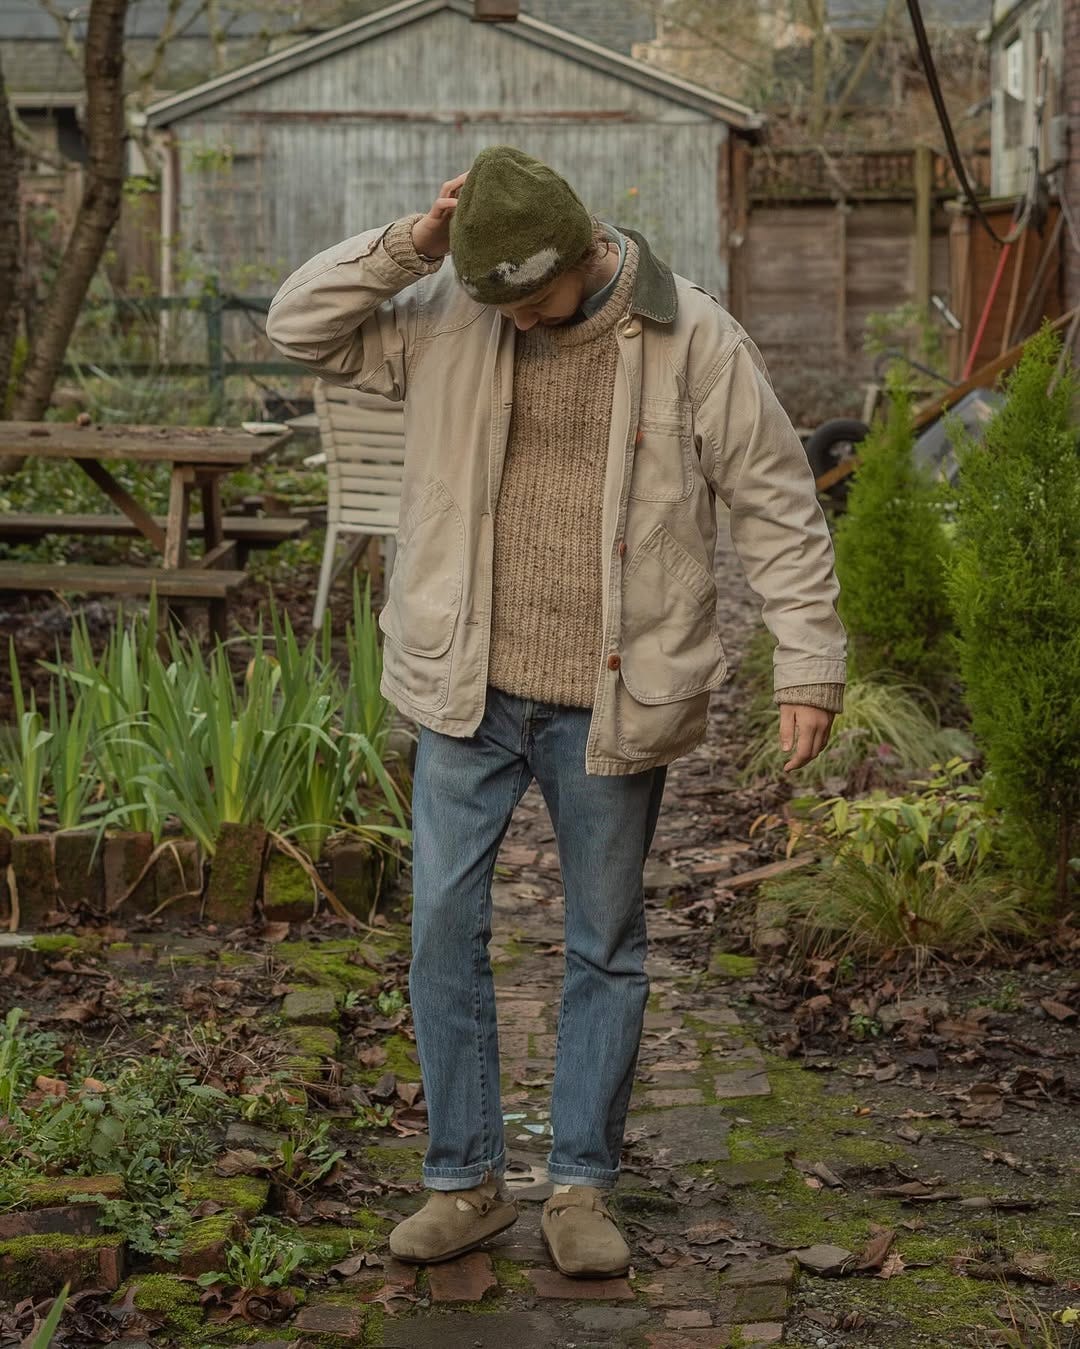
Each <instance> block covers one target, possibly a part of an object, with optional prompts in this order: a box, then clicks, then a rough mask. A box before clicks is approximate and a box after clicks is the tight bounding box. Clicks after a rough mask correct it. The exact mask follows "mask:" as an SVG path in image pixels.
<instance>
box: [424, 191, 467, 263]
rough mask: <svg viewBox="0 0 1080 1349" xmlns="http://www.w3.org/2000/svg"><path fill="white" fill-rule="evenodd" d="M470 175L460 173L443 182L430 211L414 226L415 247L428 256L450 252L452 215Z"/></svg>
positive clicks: (444, 254)
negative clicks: (459, 194) (463, 185)
mask: <svg viewBox="0 0 1080 1349" xmlns="http://www.w3.org/2000/svg"><path fill="white" fill-rule="evenodd" d="M468 176H469V175H468V174H467V173H459V174H458V176H457V177H456V178H451V179H450V181H449V182H448V183H443V185H442V187H441V189H440V190H439V195H438V196H437V197H436V198H435V202H434V204H433V205H432V207H431V210H430V211H428V213H427V215H424V216H421V217H420V219H419V220H418V221H417V222H416V224H415V225H414V226H413V227H412V241H413V247H414V248H415V249H416V251H417V252H418V253H422V254H423V255H424V257H426V258H444V257H445V256H446V255H447V253H449V252H450V217H451V216H452V215H453V214H454V212H455V211H456V210H457V204H458V203H457V199H458V193H459V192H460V191H461V188H462V184H463V183H464V182H465V179H466V178H467V177H468Z"/></svg>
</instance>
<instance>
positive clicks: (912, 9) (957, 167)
mask: <svg viewBox="0 0 1080 1349" xmlns="http://www.w3.org/2000/svg"><path fill="white" fill-rule="evenodd" d="M907 7H908V14H910V16H911V26H912V28H913V29H914V30H915V45H916V46H917V47H918V49H919V60H920V61H921V62H922V68H923V74H924V75H925V76H926V82H927V84H928V85H929V86H930V97H931V98H932V99H933V101H934V110H935V112H936V113H937V119H938V123H939V125H940V127H941V134H942V135H943V136H944V137H945V145H946V148H947V149H948V151H949V159H950V161H951V163H952V166H953V172H954V173H955V174H956V177H957V179H958V180H959V183H960V189H961V191H962V192H963V194H964V196H965V197H966V198H967V199H968V203H969V205H970V206H971V209H972V210H973V211H974V212H975V217H976V219H977V220H978V222H979V224H980V225H981V226H982V227H983V229H984V230H985V231H986V232H987V234H989V236H990V238H991V239H993V241H994V242H995V243H996V244H999V245H1005V244H1008V243H1012V242H1013V241H1014V240H1015V239H1017V238H1019V236H1020V234H1022V233H1023V231H1024V229H1025V227H1026V225H1027V220H1026V214H1027V213H1026V212H1025V213H1024V214H1025V218H1024V219H1022V220H1021V223H1020V225H1019V227H1018V228H1017V229H1016V230H1013V231H1010V233H1009V234H1008V235H1005V236H1004V237H1003V236H1002V235H1000V234H998V232H997V230H996V229H994V226H993V225H992V224H991V222H990V218H989V217H988V216H987V214H986V212H985V211H984V210H983V208H982V206H981V204H980V203H979V200H978V198H977V197H976V196H975V192H974V189H973V188H972V186H971V184H970V182H969V181H968V176H967V170H966V169H965V168H964V161H963V159H961V157H960V147H959V146H958V145H957V144H956V136H955V135H954V134H953V129H952V122H951V121H950V120H949V110H948V108H946V106H945V98H944V95H943V94H942V92H941V85H940V84H939V83H938V76H937V69H936V67H935V66H934V57H933V53H932V52H931V51H930V41H929V39H928V38H927V36H926V26H925V24H924V23H923V17H922V11H921V10H920V8H919V0H907Z"/></svg>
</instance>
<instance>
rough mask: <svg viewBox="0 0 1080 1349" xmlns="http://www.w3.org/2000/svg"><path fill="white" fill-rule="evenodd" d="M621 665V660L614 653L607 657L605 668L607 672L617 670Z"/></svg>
mask: <svg viewBox="0 0 1080 1349" xmlns="http://www.w3.org/2000/svg"><path fill="white" fill-rule="evenodd" d="M621 664H622V661H621V659H620V658H619V656H618V655H617V654H615V653H614V652H612V654H611V655H610V656H608V658H607V667H608V669H609V670H617V669H618V668H619V666H620V665H621Z"/></svg>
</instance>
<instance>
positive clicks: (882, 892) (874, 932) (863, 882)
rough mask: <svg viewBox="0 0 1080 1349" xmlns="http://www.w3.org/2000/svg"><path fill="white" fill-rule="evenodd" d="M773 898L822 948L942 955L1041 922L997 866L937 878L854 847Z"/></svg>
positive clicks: (924, 957) (791, 879)
mask: <svg viewBox="0 0 1080 1349" xmlns="http://www.w3.org/2000/svg"><path fill="white" fill-rule="evenodd" d="M766 893H767V894H768V897H769V898H770V899H775V900H779V901H780V902H781V903H783V904H784V905H785V907H786V908H787V911H788V913H789V915H790V916H791V917H792V918H793V919H795V920H797V925H798V928H799V930H800V933H801V937H802V941H803V944H804V945H805V947H806V948H807V949H808V950H810V951H812V952H813V953H814V954H816V955H828V956H842V955H845V954H851V955H858V956H880V955H883V954H885V953H888V952H902V951H907V952H910V953H911V954H912V955H913V956H914V958H915V961H916V963H917V964H923V963H925V962H926V961H928V960H930V959H931V958H933V957H935V956H945V955H955V954H958V953H961V952H969V953H970V952H976V951H979V950H984V949H986V948H987V947H1000V946H1002V945H1003V944H1004V943H1005V942H1007V941H1009V940H1016V939H1020V938H1023V937H1025V936H1027V935H1029V934H1030V933H1031V932H1032V931H1033V929H1034V927H1035V926H1036V924H1037V922H1038V918H1039V915H1038V913H1037V911H1036V910H1035V909H1034V908H1033V906H1032V902H1031V898H1030V895H1029V894H1028V893H1027V892H1026V891H1024V890H1023V889H1022V888H1021V887H1020V886H1018V885H1017V884H1016V882H1015V881H1013V880H1010V879H1008V878H1007V877H1003V876H1001V875H999V874H997V873H976V874H974V875H973V876H971V877H970V878H967V879H961V880H955V881H952V882H950V883H949V884H945V885H942V884H935V877H934V874H933V873H932V872H929V871H916V872H895V871H890V870H889V869H888V868H887V867H884V866H881V865H880V864H879V863H876V862H866V861H864V860H863V859H862V858H861V857H858V856H855V855H851V854H848V855H843V856H841V857H839V858H837V860H836V862H835V863H834V864H832V865H828V866H821V867H815V868H812V869H807V870H806V871H800V872H795V873H793V874H792V875H791V876H788V877H784V878H783V879H781V880H778V881H775V882H773V883H771V884H770V885H769V886H768V887H767V890H766Z"/></svg>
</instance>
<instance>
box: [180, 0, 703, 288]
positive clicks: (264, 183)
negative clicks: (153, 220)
mask: <svg viewBox="0 0 1080 1349" xmlns="http://www.w3.org/2000/svg"><path fill="white" fill-rule="evenodd" d="M174 130H175V132H176V135H177V138H178V140H179V143H180V160H181V241H180V247H181V249H182V250H185V251H187V252H189V253H192V252H193V253H195V255H196V256H197V258H198V261H199V264H200V267H217V268H219V269H220V271H221V272H222V274H223V276H224V277H225V278H226V280H227V281H228V282H229V283H230V284H233V285H236V282H235V281H234V280H232V278H233V277H234V276H235V275H236V274H237V273H238V272H243V271H245V269H246V271H247V275H248V279H249V282H250V280H251V277H252V272H251V265H252V264H258V271H259V272H262V273H264V274H265V275H266V277H267V278H268V282H267V284H268V285H269V288H270V289H272V288H273V283H274V282H275V281H276V280H280V279H281V277H283V276H284V275H285V274H286V273H287V272H288V271H289V270H291V269H292V268H294V267H296V266H298V265H299V263H301V262H302V261H304V259H306V258H308V257H310V256H311V255H312V254H314V253H316V252H318V251H319V250H320V249H323V248H326V247H328V246H329V245H330V244H332V243H335V242H337V240H338V239H341V238H344V237H346V236H348V235H350V234H354V233H356V232H358V231H359V230H361V229H365V228H367V227H369V226H372V225H377V224H381V223H383V222H386V221H388V220H392V219H394V218H395V217H396V216H398V215H401V214H403V213H405V212H407V211H412V210H423V209H425V208H426V207H427V206H428V205H429V204H430V202H431V200H432V198H433V196H434V194H435V191H436V190H437V189H438V187H439V185H440V183H441V182H442V181H443V180H444V179H445V178H448V177H450V176H452V175H453V174H455V173H459V172H461V171H463V170H464V169H466V168H467V167H468V165H469V164H470V163H471V161H472V159H473V156H474V155H475V154H476V152H477V151H478V150H480V149H481V148H482V147H483V146H485V145H490V144H492V143H494V142H497V141H509V142H510V143H512V144H515V145H518V146H520V147H521V148H522V149H524V150H526V151H528V152H529V153H530V154H534V155H536V156H538V157H539V158H540V159H543V160H545V161H546V162H548V163H550V164H552V165H553V166H554V167H556V168H557V169H558V170H559V171H560V172H562V173H563V174H565V175H566V177H567V178H568V179H569V180H570V181H571V182H572V183H573V184H574V186H575V187H576V188H577V190H578V192H579V195H580V196H581V197H582V199H583V200H584V201H585V203H586V205H587V206H589V207H590V208H591V209H592V210H594V211H595V212H596V213H597V214H598V215H600V216H601V217H603V218H605V219H609V220H615V221H618V222H621V223H622V224H625V225H628V226H631V227H633V228H637V229H640V230H641V231H642V232H643V233H644V234H646V235H647V236H648V237H649V239H650V240H651V241H652V242H653V245H654V247H655V248H656V249H657V251H658V252H659V253H660V254H661V256H664V257H666V258H667V259H668V260H669V261H670V262H671V264H672V265H673V266H674V267H675V268H676V270H678V271H680V272H682V273H684V274H685V275H688V276H690V277H691V278H692V279H693V280H695V281H697V282H698V283H699V284H701V285H703V286H705V287H706V288H707V289H709V290H711V291H712V292H713V293H714V294H717V295H720V296H721V297H723V295H724V294H725V293H726V288H727V274H726V265H725V260H724V248H723V233H722V219H721V209H720V205H719V204H718V201H717V170H718V164H719V159H720V150H721V148H722V146H723V144H724V142H725V140H726V137H727V134H728V133H727V127H726V126H725V125H724V124H723V123H720V122H717V121H713V120H712V119H710V118H708V117H706V116H704V115H703V114H700V113H697V112H695V111H693V110H691V109H688V108H683V107H681V106H679V105H678V104H675V103H671V102H669V101H667V100H666V99H661V98H658V97H654V96H652V95H650V94H648V93H645V92H644V91H642V90H639V89H637V88H635V87H633V86H631V85H629V84H627V83H626V82H624V81H622V80H620V79H617V78H614V77H612V76H609V75H607V74H604V73H601V72H597V71H595V70H592V69H589V68H588V67H586V66H584V65H582V64H580V63H579V62H576V61H572V60H568V59H566V58H565V57H563V56H561V55H558V54H555V53H552V52H549V51H545V50H541V49H539V48H537V47H535V46H533V45H531V44H529V43H527V42H524V41H522V40H521V39H520V38H516V37H514V36H512V34H511V33H510V32H508V31H506V30H505V29H503V28H502V27H498V26H491V25H478V24H472V23H470V22H469V21H468V20H467V19H465V18H464V17H463V16H461V15H459V14H456V13H454V12H452V11H443V12H441V13H438V14H436V15H433V16H431V17H430V18H427V19H424V20H420V21H418V22H416V23H414V24H411V25H410V26H409V27H407V28H405V29H399V30H397V31H396V32H393V33H389V34H386V35H384V36H382V37H379V38H375V39H372V40H370V41H368V42H366V43H362V44H360V45H358V46H355V47H353V48H351V49H349V50H348V51H344V52H340V53H338V54H337V55H334V56H330V57H327V58H325V59H323V60H321V61H318V62H316V63H314V64H312V65H310V66H307V67H305V68H304V69H302V70H298V71H296V72H294V73H292V74H289V75H285V76H283V77H281V78H279V79H277V80H275V81H273V82H272V83H269V84H266V85H263V86H261V87H259V88H256V89H254V90H251V91H249V92H247V93H245V94H243V95H240V96H237V97H236V98H233V99H231V100H229V101H228V102H225V103H222V104H219V105H217V106H216V107H214V108H211V109H208V110H207V111H206V112H204V113H200V114H197V115H195V116H192V117H190V118H187V119H185V120H183V121H181V122H178V123H177V124H176V125H175V127H174ZM223 151H224V152H225V153H222V152H223ZM258 288H259V287H258V286H253V285H251V284H248V286H247V289H248V290H249V291H250V290H253V289H258ZM263 288H264V289H265V288H266V286H265V285H264V287H263Z"/></svg>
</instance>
